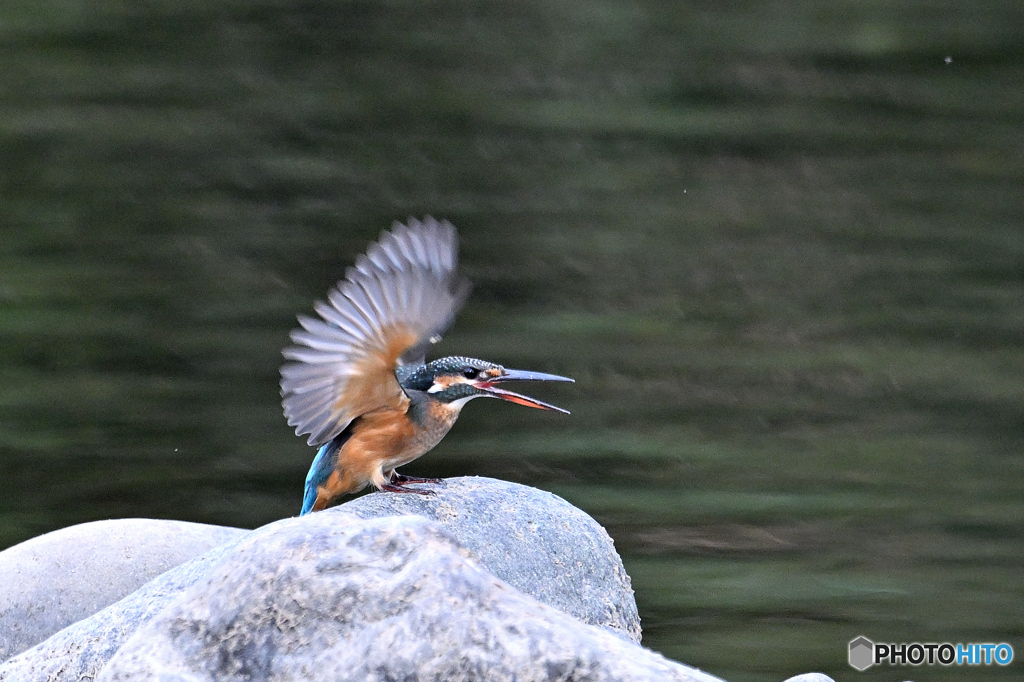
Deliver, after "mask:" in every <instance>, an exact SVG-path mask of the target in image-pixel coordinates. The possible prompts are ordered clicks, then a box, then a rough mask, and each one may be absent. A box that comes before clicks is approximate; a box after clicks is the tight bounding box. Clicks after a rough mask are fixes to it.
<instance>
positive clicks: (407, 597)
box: [97, 500, 718, 682]
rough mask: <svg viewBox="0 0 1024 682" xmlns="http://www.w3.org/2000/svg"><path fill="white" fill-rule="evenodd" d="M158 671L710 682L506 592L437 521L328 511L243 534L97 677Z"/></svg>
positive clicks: (223, 675)
mask: <svg viewBox="0 0 1024 682" xmlns="http://www.w3.org/2000/svg"><path fill="white" fill-rule="evenodd" d="M435 502H437V500H435ZM592 561H593V559H592ZM158 679H159V680H161V681H165V682H171V681H172V680H173V681H180V682H185V681H189V682H193V681H195V682H198V681H200V680H202V681H214V680H216V681H221V680H225V681H226V680H252V679H265V680H280V681H287V680H296V681H298V680H309V679H316V680H398V679H401V680H406V681H408V682H413V681H415V680H493V681H500V680H518V681H524V680H588V681H593V682H598V681H601V680H699V681H701V682H715V681H717V680H718V678H716V677H713V676H711V675H707V674H705V673H702V672H700V671H699V670H695V669H692V668H687V667H685V666H682V665H680V664H678V663H673V662H672V661H669V660H668V659H665V658H664V657H662V656H660V655H658V654H655V653H653V652H651V651H648V650H646V649H643V648H642V647H640V646H638V645H636V644H633V643H631V642H629V641H627V640H625V639H624V638H622V637H620V636H616V635H614V634H612V633H611V632H609V631H608V630H607V629H604V628H598V627H593V626H589V625H585V624H583V623H581V622H580V621H578V620H576V619H574V618H572V617H570V616H568V615H566V614H565V613H563V612H562V611H560V610H557V609H554V608H552V607H550V606H546V605H544V604H542V603H540V602H539V601H537V600H536V599H533V598H532V597H529V596H527V595H525V594H523V593H521V592H520V591H518V590H516V589H514V588H512V587H511V586H510V585H509V584H508V583H506V582H504V581H502V580H499V579H498V578H496V577H495V576H494V575H492V574H491V573H489V572H488V571H487V570H486V569H485V568H484V567H483V565H481V564H480V563H479V562H478V561H477V560H476V558H474V556H473V554H472V553H471V552H470V551H468V550H467V549H465V548H463V547H461V546H460V545H459V544H458V543H457V542H456V541H455V539H454V538H452V537H451V536H450V535H449V534H448V533H447V532H445V530H444V529H442V528H441V527H440V526H439V525H438V524H437V523H433V522H431V521H428V520H426V519H424V518H420V517H409V516H404V517H388V518H380V519H372V520H361V519H359V518H358V517H356V516H353V515H351V514H347V513H345V512H344V511H341V510H333V511H328V512H322V513H318V514H313V515H311V516H306V517H303V518H300V519H287V520H284V521H279V522H277V523H274V524H271V525H269V526H266V527H264V528H262V529H259V530H257V531H254V532H253V533H252V534H251V535H250V536H249V537H247V538H245V539H244V540H242V541H241V542H239V543H238V544H237V545H235V546H234V547H232V548H230V549H228V550H227V552H226V554H225V555H224V556H223V558H222V559H221V560H220V562H219V563H218V564H217V566H216V567H214V568H213V569H212V570H210V572H209V573H208V574H207V575H206V576H205V577H204V578H203V579H202V580H200V581H199V582H197V583H196V584H195V585H193V586H192V587H191V588H189V589H188V590H187V591H186V592H185V593H184V594H183V595H182V597H181V598H180V599H178V600H177V601H175V602H174V603H173V604H172V605H171V606H169V607H168V608H166V609H164V610H163V611H161V612H160V613H159V614H158V615H157V616H156V617H155V618H153V619H152V620H150V621H149V623H147V624H146V625H144V626H143V627H141V628H140V629H139V630H138V631H137V632H136V633H135V634H134V635H133V636H132V637H131V638H130V639H129V640H128V641H127V642H126V643H125V644H124V645H123V646H122V647H121V648H120V650H119V651H118V652H117V654H115V655H114V657H113V658H112V659H111V660H110V662H109V663H108V664H107V665H106V666H105V667H104V668H103V669H102V670H101V672H100V675H99V677H98V678H97V680H98V682H115V681H128V680H133V681H134V680H158Z"/></svg>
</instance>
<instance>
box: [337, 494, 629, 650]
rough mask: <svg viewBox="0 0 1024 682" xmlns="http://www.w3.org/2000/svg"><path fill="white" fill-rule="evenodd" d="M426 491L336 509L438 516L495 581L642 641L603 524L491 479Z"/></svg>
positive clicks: (369, 498)
mask: <svg viewBox="0 0 1024 682" xmlns="http://www.w3.org/2000/svg"><path fill="white" fill-rule="evenodd" d="M415 487H419V488H423V489H430V490H436V491H437V494H436V495H433V496H430V497H425V496H423V495H394V494H385V495H366V496H364V497H360V498H358V499H356V500H353V501H352V502H348V503H346V504H343V505H341V506H339V507H336V508H334V510H327V511H328V512H333V511H335V510H342V511H344V512H346V513H350V514H355V515H356V516H359V517H361V518H364V519H369V518H380V517H384V516H401V515H407V514H417V515H419V516H424V517H426V518H428V519H431V520H433V521H436V522H437V523H438V524H439V525H440V526H441V527H442V528H444V529H445V530H446V531H447V532H448V533H449V534H450V535H451V536H452V537H454V538H455V539H456V541H458V543H459V544H460V545H462V546H463V547H465V548H466V549H468V550H469V551H470V552H472V554H473V555H474V556H475V557H476V558H477V559H479V560H480V562H481V563H482V564H483V565H484V566H485V567H486V568H487V570H488V571H490V572H491V573H493V574H494V575H495V576H497V577H498V578H501V579H502V580H504V581H505V582H507V583H509V584H510V585H512V586H513V587H515V588H516V589H518V590H520V591H521V592H524V593H526V594H528V595H530V596H531V597H534V598H535V599H537V600H538V601H540V602H543V603H545V604H547V605H548V606H553V607H555V608H556V609H558V610H560V611H564V612H565V613H568V614H569V615H570V616H573V617H575V618H577V619H579V620H581V621H583V622H584V623H587V624H589V625H597V626H599V627H603V628H607V629H609V630H610V631H612V632H613V633H615V634H618V635H619V636H622V637H627V638H629V639H630V640H632V641H634V642H639V641H640V616H639V614H638V613H637V609H636V601H635V600H634V599H633V590H632V588H631V586H630V580H629V575H628V574H627V573H626V569H625V568H624V567H623V566H622V560H621V559H620V558H619V555H618V554H617V553H616V552H615V544H614V543H613V542H612V539H611V537H609V535H608V533H607V532H606V531H605V529H604V528H603V527H602V526H601V525H600V524H599V523H598V522H597V521H595V520H594V519H592V518H591V517H590V516H589V515H588V514H586V512H583V511H581V510H580V509H578V508H576V507H574V506H572V505H571V504H569V503H568V502H566V501H565V500H563V499H562V498H560V497H558V496H556V495H552V494H551V493H548V492H544V491H543V490H537V489H536V488H531V487H528V486H524V485H519V484H517V483H509V482H507V481H497V480H495V479H492V478H480V477H464V478H450V479H446V480H445V481H444V482H443V483H441V484H438V485H420V486H415Z"/></svg>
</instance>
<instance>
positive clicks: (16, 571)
mask: <svg viewBox="0 0 1024 682" xmlns="http://www.w3.org/2000/svg"><path fill="white" fill-rule="evenodd" d="M247 532H248V531H243V530H239V529H237V528H225V527H223V526H208V525H204V524H199V523H184V522H179V521H158V520H153V519H121V520H117V521H95V522H93V523H83V524H80V525H77V526H72V527H70V528H64V529H61V530H57V531H54V532H52V533H47V534H46V535H41V536H39V537H37V538H32V539H31V540H27V541H25V542H23V543H21V544H19V545H15V546H14V547H10V548H8V549H6V550H4V551H3V552H0V661H3V660H5V659H7V658H9V657H11V656H13V655H14V654H17V653H19V652H21V651H24V650H25V649H28V648H29V647H31V646H33V645H35V644H37V643H38V642H41V641H43V640H44V639H46V638H47V637H49V636H50V635H52V634H53V633H55V632H57V631H58V630H60V629H62V628H64V627H66V626H68V625H70V624H72V623H75V622H77V621H79V620H81V619H83V618H86V617H88V616H91V615H92V614H94V613H96V612H97V611H99V610H100V609H102V608H104V607H105V606H107V605H109V604H113V603H114V602H116V601H117V600H119V599H121V598H122V597H124V596H125V595H127V594H131V593H132V592H134V591H135V590H137V589H138V588H139V587H141V586H142V585H144V584H145V583H147V582H148V581H150V580H152V579H153V578H154V577H156V576H158V575H160V574H161V573H164V572H165V571H167V570H168V569H170V568H173V567H175V566H177V565H179V564H182V563H184V562H186V561H189V560H190V559H193V558H195V557H197V556H199V555H200V554H202V553H204V552H206V551H208V550H209V549H210V548H212V547H216V546H217V545H221V544H224V543H225V542H228V541H230V540H233V539H236V538H238V537H240V536H242V535H244V534H245V533H247Z"/></svg>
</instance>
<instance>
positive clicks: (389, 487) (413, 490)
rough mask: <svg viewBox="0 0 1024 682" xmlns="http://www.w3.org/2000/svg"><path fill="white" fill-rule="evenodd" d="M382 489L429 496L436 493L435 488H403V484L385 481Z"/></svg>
mask: <svg viewBox="0 0 1024 682" xmlns="http://www.w3.org/2000/svg"><path fill="white" fill-rule="evenodd" d="M380 489H381V490H386V491H388V492H389V493H416V494H417V495H427V496H430V495H433V494H435V493H434V491H433V490H419V489H417V488H403V487H401V486H398V485H394V484H391V483H385V484H384V485H382V486H381V487H380Z"/></svg>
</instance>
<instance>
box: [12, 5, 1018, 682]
mask: <svg viewBox="0 0 1024 682" xmlns="http://www.w3.org/2000/svg"><path fill="white" fill-rule="evenodd" d="M0 65H2V67H3V68H2V73H3V76H2V78H0V107H2V109H0V159H2V163H0V225H2V238H0V357H2V362H0V405H2V409H0V546H7V545H10V544H13V543H16V542H19V541H21V540H24V539H26V538H29V537H32V536H34V535H36V534H39V533H43V532H45V531H48V530H52V529H54V528H59V527H62V526H65V525H68V524H73V523H78V522H82V521H88V520H91V519H99V518H110V517H132V516H145V517H159V518H173V519H185V520H190V521H201V522H207V523H219V524H229V525H238V526H246V527H254V526H257V525H260V524H264V523H267V522H269V521H273V520H275V519H278V518H281V517H284V516H288V515H292V514H295V513H296V512H297V510H298V507H299V503H300V497H301V489H302V481H303V478H304V475H305V472H306V469H307V467H308V465H309V462H310V461H311V458H312V456H313V452H312V451H311V449H309V448H308V447H307V446H306V445H305V443H304V441H303V439H300V438H297V437H295V436H294V435H293V434H292V433H291V431H290V430H289V428H288V427H287V426H286V425H285V422H284V419H283V418H282V416H281V413H280V406H279V396H278V388H277V369H278V366H279V363H280V361H281V358H280V355H279V351H280V348H281V347H282V346H284V345H285V344H286V343H287V333H288V331H289V329H291V328H292V327H293V326H294V319H295V318H294V316H295V314H296V313H302V312H305V313H308V312H310V311H311V309H312V301H313V300H314V299H315V298H318V297H321V296H323V295H324V293H325V292H326V290H327V288H328V287H329V286H330V285H331V284H333V282H334V281H335V280H336V279H337V278H339V277H340V276H341V275H342V274H343V272H344V268H345V267H346V266H348V265H349V264H350V263H351V262H352V260H353V258H354V257H355V256H356V254H358V253H359V252H361V251H362V250H363V248H365V246H366V244H367V242H369V241H370V240H371V239H374V238H376V236H377V235H378V234H379V232H380V230H381V229H382V228H385V227H387V226H388V225H389V224H390V223H391V221H392V220H394V219H396V218H398V219H401V218H404V217H406V216H408V215H410V214H411V215H423V214H427V213H430V214H433V215H436V216H439V217H448V218H450V219H451V220H453V221H454V222H455V223H456V225H458V227H459V228H460V232H461V236H462V240H463V241H462V244H463V248H462V259H463V260H462V262H463V269H464V272H465V273H466V274H467V275H468V276H469V277H470V278H471V279H472V280H473V281H474V283H475V287H476V288H475V290H474V293H473V296H472V298H471V299H470V301H469V304H468V306H467V307H466V309H465V311H464V313H463V314H462V315H461V317H460V318H459V320H458V323H457V325H456V326H455V328H454V329H453V330H452V331H451V333H450V334H449V335H448V337H447V338H446V340H445V342H444V343H443V344H442V346H441V347H440V349H439V351H440V352H441V353H442V354H466V355H473V356H479V357H484V358H487V359H491V360H494V361H498V362H502V363H504V364H506V365H508V366H511V367H519V368H524V369H534V370H541V371H550V372H558V373H562V374H568V375H571V376H574V377H576V379H577V383H576V384H575V385H574V386H549V387H547V386H546V387H537V388H535V390H534V391H533V392H534V394H535V395H537V396H538V397H540V398H542V399H544V400H550V401H552V402H554V403H556V404H559V405H562V406H564V407H566V408H568V409H570V410H572V412H573V414H572V416H571V417H565V416H564V415H558V414H553V413H542V412H539V411H536V410H526V409H523V408H519V407H516V406H514V405H508V404H502V403H499V402H498V401H481V402H478V403H474V404H472V405H471V406H470V407H469V408H467V410H466V411H465V413H464V415H463V417H462V418H461V419H460V421H459V423H458V425H457V426H456V428H455V429H454V431H453V432H452V433H451V434H450V435H449V436H448V438H447V439H446V440H445V441H444V442H443V443H442V444H441V445H440V446H439V447H438V448H437V449H436V450H435V451H433V452H432V453H430V455H428V456H427V457H425V458H423V459H422V460H420V461H418V462H417V463H415V464H414V465H413V466H410V467H408V473H412V474H426V475H444V476H454V475H472V474H479V475H486V476H495V477H499V478H504V479H508V480H513V481H519V482H522V483H526V484H530V485H535V486H538V487H541V488H544V489H547V490H551V491H553V492H555V493H557V494H559V495H562V496H564V497H565V498H566V499H568V500H570V501H571V502H573V503H575V504H576V505H578V506H580V507H582V508H583V509H585V510H586V511H588V512H589V513H591V514H592V515H593V516H594V517H596V518H597V519H598V520H599V521H600V522H602V523H603V524H605V525H606V526H607V527H608V529H609V531H610V532H611V534H612V536H613V537H614V538H615V540H616V544H617V546H618V548H619V549H620V551H621V552H622V554H623V559H624V561H625V563H626V566H627V568H628V570H629V572H630V574H631V575H632V576H633V581H634V586H635V588H636V596H637V601H638V603H639V606H640V611H641V615H642V617H643V624H644V642H645V644H646V645H648V646H650V647H653V648H655V649H657V650H659V651H661V652H664V653H665V654H667V655H668V656H671V657H673V658H676V659H679V660H681V661H684V662H686V663H689V664H692V665H697V666H700V667H702V668H705V669H707V670H708V671H710V672H712V673H715V674H718V675H721V676H724V677H726V678H728V679H730V680H736V681H740V680H781V679H783V678H785V677H786V676H788V675H791V674H794V673H797V672H804V671H808V670H823V671H825V672H828V673H829V674H832V675H834V676H836V677H837V678H840V679H853V678H859V677H860V675H858V674H856V673H854V672H853V671H852V670H851V669H850V668H848V667H847V666H846V643H847V641H848V640H850V639H852V638H853V637H855V636H857V635H862V634H863V635H866V636H868V637H869V638H871V639H873V640H875V641H895V642H899V641H915V640H916V641H939V642H942V641H950V642H954V643H955V642H1000V641H1007V642H1009V643H1011V644H1012V645H1014V646H1015V647H1016V648H1017V651H1018V658H1020V657H1022V656H1024V641H1022V634H1024V618H1022V616H1024V581H1022V580H1021V576H1022V575H1024V503H1022V492H1024V451H1022V445H1024V348H1022V343H1021V341H1022V338H1024V337H1022V332H1024V231H1022V220H1024V191H1022V190H1024V5H1021V4H1020V3H1016V2H1008V1H1004V2H1001V1H993V2H985V1H981V2H973V3H955V2H946V1H943V0H931V1H929V2H918V1H916V0H899V1H895V2H873V1H864V0H835V1H834V2H830V3H822V2H810V1H800V0H793V1H789V2H778V3H761V2H731V3H711V2H701V1H693V2H683V3H670V2H654V1H637V2H627V1H625V0H622V1H620V0H592V1H589V2H579V3H573V2H566V1H562V2H559V1H556V0H552V1H550V2H545V1H541V0H537V1H534V2H529V1H528V2H522V3H508V2H487V1H484V2H461V3H419V2H398V1H396V2H369V1H362V2H358V1H357V2H341V1H328V0H310V1H307V2H285V1H283V0H282V1H280V2H274V1H270V0H252V1H250V2H241V1H237V2H235V1H231V0H213V1H209V0H203V1H201V2H200V1H198V0H151V1H150V2H146V3H122V2H116V1H114V0H95V1H92V2H85V1H84V0H83V1H78V2H74V1H71V0H31V1H29V0H9V1H8V2H5V3H4V4H3V8H2V9H0ZM1019 670H1020V662H1019V660H1018V661H1016V662H1015V663H1014V664H1013V665H1012V666H1010V667H1009V668H1006V669H990V670H985V671H978V670H965V669H962V668H961V669H955V668H954V669H921V670H890V669H883V670H874V671H873V672H871V673H868V674H867V675H868V676H874V677H877V678H884V679H893V680H896V679H899V680H903V679H907V678H908V677H916V676H919V677H922V678H927V679H946V680H952V679H962V678H964V677H967V676H968V675H978V674H984V675H985V676H986V677H987V678H997V677H998V678H1001V679H1009V678H1012V677H1020V673H1019V672H1018V671H1019Z"/></svg>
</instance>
